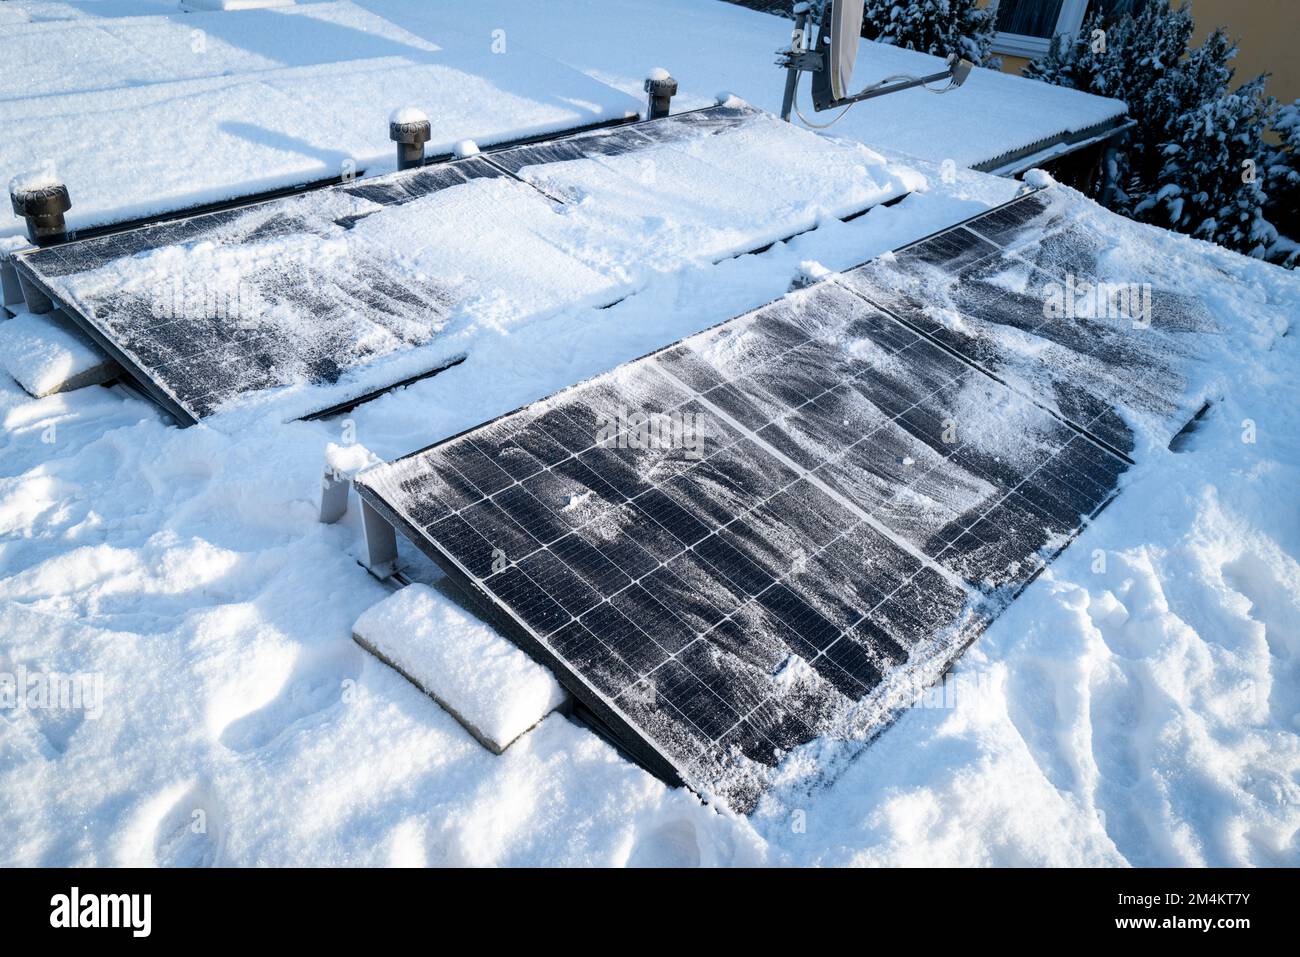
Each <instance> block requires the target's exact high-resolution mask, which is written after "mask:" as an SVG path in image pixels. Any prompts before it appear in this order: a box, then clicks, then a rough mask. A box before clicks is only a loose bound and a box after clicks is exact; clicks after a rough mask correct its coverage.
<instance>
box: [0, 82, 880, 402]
mask: <svg viewBox="0 0 1300 957" xmlns="http://www.w3.org/2000/svg"><path fill="white" fill-rule="evenodd" d="M724 131H730V132H731V133H733V134H735V135H734V136H733V137H732V138H731V140H729V142H728V144H726V145H725V147H723V148H710V147H709V143H708V141H709V138H710V137H711V136H712V135H714V134H717V133H721V132H724ZM791 135H792V131H791V129H790V127H789V126H788V125H786V124H782V123H780V122H779V121H777V120H775V118H773V117H770V116H768V115H766V114H763V113H761V112H759V111H756V110H753V109H751V108H749V107H745V106H738V105H723V106H717V107H712V108H709V109H706V110H700V111H696V112H692V113H682V114H676V115H674V116H670V117H667V118H664V119H661V120H655V121H652V122H648V123H639V124H635V125H627V126H619V127H612V128H609V129H601V130H592V131H587V132H583V133H579V134H575V135H571V136H568V137H563V138H557V139H552V140H547V141H543V142H539V143H533V144H529V145H523V146H516V147H512V148H508V149H503V150H500V151H497V152H492V153H485V154H482V155H477V156H471V157H468V158H465V159H461V160H457V161H454V162H450V163H445V164H437V165H430V166H426V167H423V168H420V169H417V170H409V171H406V172H401V173H396V174H392V175H389V176H384V177H378V178H374V179H364V180H359V181H356V182H351V183H344V184H340V185H336V186H332V187H329V188H324V189H320V190H315V191H312V192H309V193H305V194H301V195H297V196H292V197H286V198H281V199H278V200H273V201H269V202H265V203H261V204H257V205H254V206H248V207H243V208H238V209H229V210H222V211H219V212H213V213H208V214H204V215H199V216H193V217H190V218H188V219H181V220H174V221H169V222H164V223H158V224H155V225H150V226H144V227H140V228H138V229H134V230H129V231H125V232H120V233H115V234H111V235H105V236H99V237H95V238H90V239H85V240H82V241H77V242H72V243H69V244H66V245H61V246H55V247H51V248H47V249H41V250H36V251H32V252H27V253H23V254H22V255H20V256H19V257H17V260H16V262H17V264H18V268H19V269H21V270H22V271H23V272H24V274H25V275H27V276H28V277H29V278H31V280H32V281H33V283H34V285H35V286H36V287H37V288H39V289H42V290H44V291H45V292H46V293H47V294H48V295H49V296H50V297H51V298H53V299H54V300H55V301H57V302H58V303H59V304H61V305H62V306H63V307H64V308H65V309H66V310H67V311H68V312H69V314H70V315H72V316H73V317H74V319H76V321H77V322H78V323H80V324H81V325H82V326H83V328H84V329H85V330H86V332H87V333H88V334H89V335H90V336H91V337H92V338H94V339H95V340H96V341H97V342H98V343H99V344H100V345H101V346H102V347H103V348H104V349H105V350H106V351H108V352H109V353H110V354H111V355H112V356H114V358H116V359H117V360H118V361H119V362H120V363H121V364H122V366H123V367H124V368H125V369H126V370H127V371H128V372H129V373H130V374H131V375H132V376H133V377H135V378H136V379H137V380H138V381H139V382H140V384H141V385H142V386H143V387H144V388H145V389H146V390H147V391H148V392H150V394H151V395H153V397H154V398H155V399H157V401H159V402H160V403H161V404H162V405H164V406H165V407H166V408H167V409H168V410H169V411H170V412H171V413H172V414H173V415H174V416H175V417H176V418H177V420H178V421H180V422H181V423H184V424H189V423H193V422H196V421H198V420H200V419H203V418H205V417H207V416H210V415H212V414H213V413H214V412H216V411H217V410H219V409H221V408H224V407H226V406H228V405H231V404H233V400H236V399H241V400H242V399H244V398H245V397H247V396H250V395H251V394H253V393H258V392H261V391H264V390H274V389H282V390H296V394H295V395H294V397H293V398H292V399H291V400H290V401H287V402H285V407H286V409H287V410H289V411H292V413H293V414H296V415H301V414H309V415H310V414H320V413H323V412H328V411H330V410H333V409H338V408H341V407H346V406H347V405H349V404H350V403H353V402H355V401H357V400H359V399H362V398H365V397H367V396H370V395H373V394H375V393H376V392H378V391H380V390H382V389H384V388H387V387H390V386H392V385H394V384H396V383H400V382H405V381H409V380H411V379H413V378H417V377H419V376H421V375H424V374H428V373H430V372H432V371H435V370H437V369H441V368H444V367H445V366H446V365H448V364H450V363H452V362H454V361H457V360H459V359H460V358H463V356H462V354H461V353H460V352H457V351H454V350H453V347H451V346H450V345H448V346H447V347H446V348H445V349H444V348H443V346H442V339H441V338H440V337H441V333H442V331H443V330H444V328H445V326H446V325H447V323H448V322H449V321H451V320H452V319H453V317H460V316H462V315H464V314H466V313H467V312H468V313H469V314H470V315H471V316H472V315H473V310H474V309H476V308H477V309H480V310H481V311H482V312H484V313H487V314H490V316H491V321H492V322H493V323H495V324H497V325H500V326H502V327H504V326H508V325H510V324H511V323H513V322H515V321H522V320H523V319H525V318H532V317H535V316H537V315H542V314H545V313H548V312H550V311H553V310H556V309H560V308H581V307H585V306H592V305H596V306H604V305H609V304H610V303H613V302H615V301H617V300H619V299H621V298H623V297H624V296H625V295H626V294H627V293H628V291H629V288H630V286H629V281H630V280H629V279H628V268H627V267H626V266H622V265H620V264H618V263H613V264H610V263H608V262H607V261H606V260H605V259H604V258H603V256H604V250H600V252H599V253H598V254H596V255H592V254H591V253H590V250H589V249H587V246H588V244H589V243H590V242H591V240H590V237H588V236H586V235H585V234H584V235H582V236H581V241H580V242H576V243H575V242H573V241H572V237H570V236H569V234H568V233H567V232H566V227H565V223H566V222H567V220H566V219H565V218H564V217H561V216H558V215H552V214H553V211H554V210H555V209H558V208H560V206H559V205H557V204H561V205H562V204H563V203H565V202H568V201H569V200H571V199H574V198H581V197H583V196H585V195H586V194H587V193H588V192H590V191H591V190H593V189H596V190H605V191H606V194H605V198H604V199H603V200H602V201H601V202H599V203H596V204H595V205H596V206H598V207H599V208H600V212H601V214H602V215H603V216H605V217H606V218H607V219H608V220H609V221H610V222H611V224H612V225H611V227H610V228H611V230H613V231H614V232H616V233H617V232H619V231H623V232H626V230H627V229H630V228H635V229H643V228H645V225H644V224H645V217H644V215H643V212H644V210H643V207H644V206H645V205H646V203H647V202H650V201H652V200H656V199H657V200H658V201H659V202H661V203H662V204H664V206H665V208H666V209H668V210H670V211H681V212H682V213H683V215H684V216H686V217H687V218H689V217H690V216H694V217H696V219H697V220H699V222H698V223H697V224H696V226H695V227H692V228H694V229H696V230H697V231H698V232H700V233H701V235H700V236H697V237H696V238H695V239H693V240H690V236H691V235H692V228H687V227H685V226H683V225H682V224H680V223H677V222H672V223H671V224H668V225H665V227H664V231H665V232H666V233H669V232H670V233H672V234H673V237H674V239H681V237H683V236H685V237H687V239H688V240H689V242H686V243H685V245H686V247H687V248H688V249H689V250H690V252H689V254H690V255H700V256H708V255H716V256H718V257H725V256H730V255H735V254H736V253H737V252H740V251H743V250H745V249H748V248H752V247H749V246H746V245H744V244H745V243H746V242H749V241H750V240H751V239H752V243H753V246H754V247H757V246H761V245H764V244H767V243H770V242H772V241H774V240H776V239H780V238H783V237H786V236H789V235H790V234H792V233H795V232H799V231H801V230H803V229H806V228H809V226H810V225H811V224H812V222H813V221H814V220H815V219H816V217H817V216H818V215H824V213H825V211H826V210H828V209H835V210H839V209H840V207H839V206H837V205H836V203H837V202H840V203H842V204H846V205H845V208H844V209H843V210H841V211H842V212H843V214H845V215H848V214H850V213H855V212H860V211H861V209H862V208H864V207H865V206H868V205H871V203H872V202H875V201H878V200H879V199H880V198H881V197H882V196H885V195H887V191H888V189H889V188H890V187H889V186H888V185H885V184H882V183H880V182H877V181H876V180H875V179H873V178H872V177H871V176H870V175H869V174H868V173H867V172H866V171H865V169H864V167H863V165H862V162H861V160H860V158H859V157H858V156H856V155H855V154H854V153H853V151H852V150H849V149H847V148H844V147H842V146H838V145H836V144H833V143H830V142H829V141H815V140H814V141H813V142H814V144H815V145H816V146H815V149H812V150H808V149H805V150H804V151H803V152H801V153H800V154H799V158H800V159H801V160H802V161H803V162H804V163H805V164H809V163H812V162H813V161H812V160H811V159H810V158H809V153H810V152H811V153H817V152H818V151H824V154H825V163H823V164H821V167H822V169H823V172H825V173H826V174H827V175H826V176H825V177H823V178H825V179H826V182H827V185H826V186H824V188H823V190H824V192H825V193H826V195H825V196H824V197H819V196H818V194H817V189H816V188H815V187H814V188H812V189H811V190H810V188H809V187H808V186H807V180H806V179H805V180H800V179H799V178H798V177H791V180H790V182H789V183H785V184H781V185H780V188H782V189H784V193H782V197H783V199H786V200H791V201H790V202H786V203H784V204H782V203H777V204H775V205H774V208H773V210H772V211H771V214H770V215H768V211H767V210H766V209H764V208H763V204H754V203H752V202H747V200H748V198H750V194H749V193H748V192H746V191H743V190H740V191H734V193H735V195H734V196H733V195H731V193H732V192H733V190H732V187H733V186H734V184H735V182H736V176H737V175H738V172H739V173H745V174H753V173H754V170H755V168H756V167H755V160H754V158H753V156H752V155H749V156H746V155H742V156H740V157H739V159H737V155H736V154H737V153H738V152H740V153H743V152H744V151H745V150H748V151H750V153H751V154H756V155H757V156H758V157H759V160H758V162H760V163H761V162H770V163H771V164H773V170H774V171H775V170H777V169H778V168H779V167H780V166H781V165H782V164H785V165H787V166H788V165H789V160H788V159H786V160H783V159H782V158H781V157H780V156H779V155H774V154H776V153H777V152H778V151H777V150H775V149H774V148H772V144H773V143H777V144H781V143H784V142H786V141H787V140H786V139H785V138H788V137H789V136H791ZM701 144H703V146H701ZM803 145H804V146H805V147H806V146H807V145H808V144H806V143H805V144H803ZM634 151H647V153H648V156H647V157H646V158H644V159H642V160H638V161H637V162H636V163H632V164H628V163H623V164H621V165H620V164H612V165H611V163H608V162H603V161H604V160H609V159H612V158H615V157H620V156H622V155H623V154H626V153H629V152H634ZM574 160H586V161H588V162H585V163H572V162H570V161H574ZM831 167H834V168H835V170H836V172H832V171H831ZM757 168H758V169H761V166H759V167H757ZM706 175H707V176H712V177H714V180H713V182H714V183H715V185H718V186H720V187H723V188H714V189H712V190H707V191H706V192H708V194H709V195H710V196H711V197H712V199H713V201H714V202H713V204H712V205H710V204H707V203H701V202H699V201H698V200H699V189H698V187H699V183H698V180H699V178H700V177H701V176H706ZM643 177H646V178H645V179H644V181H643ZM837 177H838V178H837ZM882 179H883V176H882ZM487 180H497V181H499V182H497V183H494V184H487V183H482V182H481V183H479V188H478V189H477V190H476V191H474V192H472V193H471V194H469V195H466V194H464V193H457V194H456V195H454V196H448V197H446V203H445V204H442V205H437V204H426V205H425V206H424V207H422V208H421V209H420V210H419V211H418V212H416V213H414V214H412V211H409V210H408V211H405V212H402V211H400V210H399V207H402V206H404V205H406V204H408V203H411V202H412V201H415V200H419V199H422V198H424V197H428V196H430V195H432V194H434V193H439V192H441V191H445V190H449V189H450V188H452V187H457V186H460V185H462V184H465V183H468V182H470V181H487ZM506 182H508V183H509V187H510V188H504V185H505V183H506ZM521 183H522V184H523V185H519V184H521ZM845 183H849V184H851V185H852V187H853V188H852V189H850V190H849V193H850V194H851V195H845V196H841V195H840V194H841V193H842V192H843V190H842V189H841V188H840V186H842V185H843V184H845ZM836 184H839V185H836ZM498 187H501V188H498ZM774 188H777V187H774ZM902 188H903V186H902V185H901V184H900V185H899V186H898V189H900V190H901V189H902ZM855 190H856V192H855ZM611 191H612V193H613V195H610V192H611ZM736 197H740V198H741V199H742V200H746V201H744V202H739V201H738V202H732V200H734V199H736ZM854 204H857V205H854ZM850 206H851V207H852V209H849V208H848V207H850ZM619 216H630V217H631V219H630V220H629V221H628V222H629V223H630V225H628V224H624V221H623V220H620V219H618V217H619ZM425 217H427V219H426V218H425ZM667 222H668V221H667V220H665V223H667ZM670 227H671V228H670ZM746 236H749V237H750V238H749V239H746V238H745V237H746ZM494 237H495V238H494ZM737 243H739V244H740V245H739V246H737ZM595 246H596V247H599V243H598V242H596V243H595ZM468 321H470V320H469V319H467V322H468ZM424 347H428V348H424ZM313 388H315V391H312V389H313Z"/></svg>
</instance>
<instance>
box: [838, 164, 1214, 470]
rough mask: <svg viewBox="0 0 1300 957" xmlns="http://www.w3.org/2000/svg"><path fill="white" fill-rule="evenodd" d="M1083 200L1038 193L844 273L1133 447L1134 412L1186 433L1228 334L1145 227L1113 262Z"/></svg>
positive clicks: (917, 324) (1122, 446)
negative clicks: (1179, 283) (1200, 374)
mask: <svg viewBox="0 0 1300 957" xmlns="http://www.w3.org/2000/svg"><path fill="white" fill-rule="evenodd" d="M1081 203H1082V201H1081V200H1079V199H1077V198H1073V197H1072V196H1071V195H1070V194H1068V193H1066V192H1065V191H1063V190H1047V191H1041V192H1038V193H1033V194H1030V195H1029V196H1027V197H1025V198H1023V199H1020V200H1018V201H1016V202H1014V203H1011V204H1009V205H1008V206H1004V207H1001V208H999V209H997V210H995V211H992V212H990V213H987V214H984V215H982V216H978V217H976V218H974V219H972V220H970V221H968V222H967V223H965V224H963V225H960V226H958V227H955V228H953V229H951V230H948V231H945V232H944V233H942V234H940V235H938V236H935V237H931V238H929V239H927V240H926V241H925V242H922V243H920V244H917V245H914V246H911V247H908V248H905V249H903V250H900V251H899V252H898V253H897V255H895V256H892V257H884V258H882V259H878V260H874V261H872V262H869V263H867V264H865V265H863V266H860V267H859V268H857V269H854V270H850V271H848V272H847V273H845V274H844V275H843V277H842V280H841V281H842V282H843V283H844V284H846V285H848V286H849V287H851V288H853V289H854V290H855V291H857V292H859V293H861V294H862V295H863V296H865V297H866V298H867V299H868V300H869V301H871V302H872V303H874V304H876V305H878V306H880V307H881V308H883V309H886V310H887V311H889V312H890V313H891V314H893V315H894V316H896V317H898V318H900V319H902V320H903V321H905V322H906V323H907V324H908V325H909V326H910V327H912V328H913V329H915V330H917V331H918V332H921V333H922V334H924V335H926V336H928V337H930V338H931V339H933V340H934V341H936V342H938V343H941V344H942V345H944V346H946V347H948V348H951V349H952V350H953V351H955V352H957V353H959V354H960V355H962V356H963V357H965V358H967V359H969V360H970V361H972V362H974V363H976V364H978V365H979V366H980V367H981V368H984V369H985V370H987V371H989V372H991V373H993V374H995V375H997V376H998V377H999V378H1001V379H1003V380H1004V381H1007V382H1008V383H1010V384H1012V385H1013V386H1015V387H1016V388H1018V389H1019V390H1020V391H1021V392H1022V394H1025V395H1029V396H1033V397H1035V398H1036V399H1037V400H1038V401H1040V402H1041V403H1043V404H1044V405H1045V407H1047V408H1050V409H1052V410H1053V411H1054V412H1056V413H1058V414H1060V415H1061V416H1062V417H1063V418H1064V419H1066V420H1068V421H1069V422H1071V423H1073V424H1075V425H1077V426H1078V427H1079V428H1081V429H1083V430H1086V431H1088V432H1089V433H1091V434H1093V435H1094V436H1096V437H1097V438H1099V439H1101V440H1102V441H1105V442H1106V443H1107V444H1109V445H1110V446H1112V447H1113V448H1115V449H1116V450H1117V451H1119V452H1121V453H1122V454H1125V455H1128V454H1130V453H1132V452H1133V451H1134V449H1133V432H1132V429H1131V427H1130V420H1131V419H1132V418H1133V417H1134V416H1144V417H1146V418H1148V419H1149V420H1153V421H1154V422H1155V423H1156V424H1157V425H1158V426H1159V428H1160V429H1163V431H1164V432H1165V433H1166V438H1172V437H1173V435H1174V434H1175V433H1177V432H1178V430H1179V429H1181V428H1182V427H1183V425H1184V424H1185V423H1186V422H1187V420H1188V419H1189V418H1191V416H1192V415H1193V414H1194V413H1195V412H1196V411H1197V409H1198V408H1199V407H1200V406H1201V404H1202V401H1203V400H1202V398H1201V397H1200V396H1199V395H1198V394H1197V393H1196V392H1195V390H1194V388H1193V386H1192V383H1193V382H1194V380H1195V378H1196V377H1195V375H1194V374H1193V373H1194V371H1195V369H1196V366H1197V365H1198V364H1199V363H1203V362H1205V361H1206V360H1207V359H1208V358H1209V357H1210V356H1211V355H1212V351H1213V349H1214V348H1215V339H1216V337H1217V334H1218V331H1219V330H1218V329H1217V327H1216V324H1215V322H1214V319H1213V317H1212V316H1211V315H1210V314H1209V312H1208V311H1207V310H1206V309H1205V307H1204V305H1203V304H1201V303H1200V302H1199V301H1196V300H1192V299H1189V298H1188V297H1185V296H1181V295H1179V294H1177V293H1175V292H1172V291H1170V290H1169V289H1168V288H1167V287H1166V286H1165V285H1162V284H1161V283H1160V282H1158V280H1159V278H1160V277H1159V271H1160V266H1159V261H1160V260H1161V259H1162V258H1164V257H1163V256H1160V255H1157V254H1155V253H1154V251H1152V250H1147V249H1146V247H1144V245H1143V242H1142V233H1141V232H1140V231H1138V230H1137V229H1135V228H1132V227H1131V226H1130V228H1129V229H1128V230H1126V231H1125V233H1124V239H1125V242H1126V245H1127V247H1128V249H1127V251H1128V252H1129V254H1130V256H1131V257H1132V258H1130V259H1129V260H1127V261H1123V260H1121V261H1112V260H1113V259H1114V258H1115V251H1114V247H1113V243H1112V240H1113V239H1114V237H1112V236H1106V235H1102V234H1099V232H1098V226H1099V225H1101V224H1099V223H1098V221H1097V220H1096V219H1095V218H1089V220H1088V224H1087V225H1086V226H1084V225H1081V224H1079V222H1078V218H1079V217H1078V215H1077V212H1078V211H1079V210H1080V204H1081ZM1144 252H1145V253H1146V254H1144ZM1169 285H1173V283H1170V284H1169Z"/></svg>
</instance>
